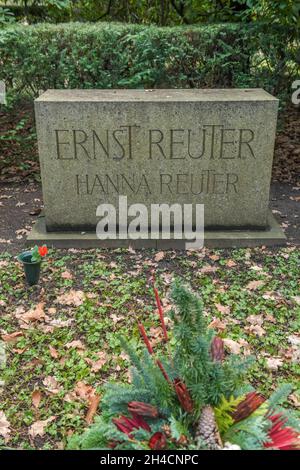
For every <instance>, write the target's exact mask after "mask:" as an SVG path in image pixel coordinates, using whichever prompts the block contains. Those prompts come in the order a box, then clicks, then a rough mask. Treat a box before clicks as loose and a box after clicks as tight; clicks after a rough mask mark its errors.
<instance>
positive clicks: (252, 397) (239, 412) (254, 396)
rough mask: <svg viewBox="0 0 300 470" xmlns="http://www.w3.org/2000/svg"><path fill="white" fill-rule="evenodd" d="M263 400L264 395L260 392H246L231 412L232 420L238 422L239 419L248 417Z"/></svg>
mask: <svg viewBox="0 0 300 470" xmlns="http://www.w3.org/2000/svg"><path fill="white" fill-rule="evenodd" d="M265 401H266V399H265V397H264V396H263V395H261V394H260V393H257V392H250V393H248V394H247V395H246V396H245V398H244V400H242V401H241V402H240V403H239V404H238V406H237V407H236V409H235V411H234V412H233V413H232V417H233V419H234V422H235V423H238V422H239V421H242V419H245V418H248V416H250V415H251V414H252V413H253V412H254V411H255V410H257V408H259V407H260V405H262V404H263V403H264V402H265Z"/></svg>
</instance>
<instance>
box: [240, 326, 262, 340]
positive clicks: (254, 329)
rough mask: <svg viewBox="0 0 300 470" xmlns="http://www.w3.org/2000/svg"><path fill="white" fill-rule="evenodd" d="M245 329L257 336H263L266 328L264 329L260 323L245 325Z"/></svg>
mask: <svg viewBox="0 0 300 470" xmlns="http://www.w3.org/2000/svg"><path fill="white" fill-rule="evenodd" d="M245 330H246V331H249V333H253V334H255V335H256V336H259V337H261V336H264V335H265V334H266V330H264V328H262V327H261V326H260V325H251V326H248V327H246V328H245Z"/></svg>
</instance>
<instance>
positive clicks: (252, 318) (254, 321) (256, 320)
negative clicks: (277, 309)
mask: <svg viewBox="0 0 300 470" xmlns="http://www.w3.org/2000/svg"><path fill="white" fill-rule="evenodd" d="M246 320H247V322H249V323H251V325H259V326H261V325H262V324H263V322H264V319H263V317H262V315H249V317H247V318H246Z"/></svg>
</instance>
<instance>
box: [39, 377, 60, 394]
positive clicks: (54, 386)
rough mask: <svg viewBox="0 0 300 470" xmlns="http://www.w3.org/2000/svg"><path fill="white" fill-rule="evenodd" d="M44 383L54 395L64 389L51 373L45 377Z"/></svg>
mask: <svg viewBox="0 0 300 470" xmlns="http://www.w3.org/2000/svg"><path fill="white" fill-rule="evenodd" d="M43 385H44V386H45V388H46V390H47V391H48V392H50V393H52V394H53V395H56V394H57V393H59V392H60V391H61V390H62V387H61V385H59V384H58V382H57V380H56V378H55V377H53V376H51V375H48V376H47V377H45V378H44V380H43Z"/></svg>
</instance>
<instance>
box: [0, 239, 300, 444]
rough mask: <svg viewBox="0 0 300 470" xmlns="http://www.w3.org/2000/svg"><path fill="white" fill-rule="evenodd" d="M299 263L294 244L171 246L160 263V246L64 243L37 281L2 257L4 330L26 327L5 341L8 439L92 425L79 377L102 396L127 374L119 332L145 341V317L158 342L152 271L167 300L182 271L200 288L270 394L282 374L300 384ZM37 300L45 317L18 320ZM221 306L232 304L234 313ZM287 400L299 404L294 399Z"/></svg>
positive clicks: (49, 436) (0, 315)
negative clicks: (76, 296) (37, 429)
mask: <svg viewBox="0 0 300 470" xmlns="http://www.w3.org/2000/svg"><path fill="white" fill-rule="evenodd" d="M229 260H231V261H230V262H229V265H228V261H229ZM233 262H234V263H233ZM207 265H210V266H213V267H214V268H216V269H215V270H214V271H213V272H209V273H207V272H205V271H206V270H203V267H205V266H207ZM299 266H300V250H299V249H296V248H283V249H279V250H276V251H269V250H267V249H252V250H249V249H247V250H246V249H243V250H232V251H222V250H214V251H208V250H205V251H201V252H199V253H196V252H194V253H192V252H190V253H182V252H181V253H176V252H165V256H164V258H163V259H162V260H161V261H160V262H156V261H155V252H152V251H143V252H139V251H137V252H136V253H134V252H129V251H127V250H110V251H105V250H102V251H101V250H91V251H85V252H84V251H76V250H69V251H59V250H57V251H51V252H50V255H49V256H48V259H47V261H46V262H45V263H44V265H43V270H42V278H41V282H40V284H39V286H36V287H33V288H27V287H26V286H25V284H24V278H23V273H22V269H21V266H20V265H19V263H18V262H17V261H16V259H15V258H14V257H13V256H11V255H10V254H8V253H6V254H2V255H0V331H1V334H9V333H13V332H17V331H21V332H23V336H20V337H18V338H17V340H16V341H14V342H5V343H4V344H5V350H6V366H4V365H3V370H2V371H1V370H0V379H1V380H3V381H4V382H5V384H4V386H3V387H2V388H1V387H0V398H1V400H0V401H1V403H0V410H2V411H3V412H4V413H5V416H6V418H7V419H8V421H9V423H10V426H11V434H10V439H9V440H8V441H7V443H6V444H7V445H8V446H9V447H14V448H15V447H18V448H23V449H26V448H39V449H49V448H62V447H63V446H64V445H65V443H66V440H67V437H68V435H70V434H71V433H72V432H74V431H76V432H80V431H82V430H83V429H84V427H85V426H87V424H86V422H85V416H86V412H87V409H88V403H87V401H86V400H83V399H79V398H78V397H74V393H73V394H72V392H74V388H75V386H76V384H77V383H78V382H79V381H81V382H85V383H86V384H88V385H91V386H92V387H93V388H94V389H95V390H96V391H97V392H98V393H99V394H100V395H101V391H102V388H103V385H104V384H105V383H106V382H107V381H108V380H115V379H117V378H118V379H119V378H121V379H122V380H127V377H128V376H127V367H128V362H127V360H126V357H124V356H123V355H122V354H121V353H122V351H121V348H120V343H119V339H118V335H119V334H123V335H124V336H125V337H126V338H128V339H132V340H134V341H137V340H138V338H139V335H138V329H137V320H139V319H140V320H142V321H143V323H144V325H145V327H146V328H147V331H149V330H150V329H151V327H153V328H152V330H151V333H152V339H153V340H155V341H158V343H159V340H160V336H159V334H160V330H159V328H158V327H159V322H158V318H157V315H156V310H155V302H154V296H153V292H152V289H151V272H152V270H153V269H154V270H155V272H156V279H157V285H158V288H159V291H160V293H161V297H162V299H163V303H164V306H165V307H166V306H167V305H168V303H169V299H168V290H169V287H170V283H171V281H172V279H173V278H174V276H180V277H182V278H183V279H184V280H185V281H186V283H190V284H191V286H192V288H193V289H194V290H195V291H196V292H198V294H199V295H201V296H202V298H203V301H204V305H205V312H206V314H207V317H208V320H209V321H210V320H212V319H216V318H217V319H219V320H220V321H221V322H222V323H223V327H222V328H221V329H220V334H221V336H222V337H224V338H230V339H232V340H234V341H236V342H240V341H241V340H244V341H246V342H247V343H245V342H244V347H242V348H241V353H242V354H243V353H244V351H245V350H246V351H248V352H249V351H250V352H251V353H252V354H254V355H255V356H256V359H257V360H256V362H255V365H254V366H253V367H252V369H251V371H250V373H249V380H250V381H251V382H252V383H253V384H254V385H255V386H256V387H257V388H259V389H260V390H261V391H262V392H263V393H265V394H266V395H269V394H270V393H271V391H272V390H273V388H274V387H275V386H276V385H278V384H280V383H283V382H289V383H292V384H293V385H294V386H295V388H297V385H298V389H299V383H297V382H298V377H299V374H300V366H299V356H298V357H296V356H295V354H296V353H295V346H292V345H291V343H290V340H289V337H291V336H292V335H293V337H294V338H295V337H296V338H297V336H296V335H297V334H298V332H299V326H300V305H299V291H300V275H299ZM66 272H67V274H66ZM70 274H71V276H70ZM70 277H71V278H70ZM257 280H261V281H263V282H262V283H261V285H259V286H257V288H255V289H254V290H251V289H250V288H249V282H250V281H257ZM71 289H72V290H74V291H83V292H84V294H85V298H84V300H83V303H81V304H80V305H77V306H75V305H66V304H63V303H58V302H57V299H58V297H59V296H61V295H62V294H66V293H68V292H69V291H70V290H71ZM39 302H43V303H44V307H43V309H44V313H45V315H46V318H42V319H41V321H35V322H28V324H27V325H26V324H25V325H24V322H23V323H21V324H20V318H18V314H19V315H22V312H27V311H28V310H29V309H30V308H32V307H34V306H36V305H37V304H38V303H39ZM79 303H80V302H79ZM220 306H222V307H225V308H226V307H227V311H226V312H227V313H224V309H223V310H222V307H220ZM54 308H55V309H56V310H55V311H54V310H53V309H54ZM49 309H50V311H49ZM51 309H52V310H51ZM20 312H21V313H20ZM222 312H223V313H222ZM250 315H256V316H257V317H255V318H256V319H257V321H258V322H260V326H261V328H263V333H262V334H261V335H260V336H259V335H258V333H257V331H258V332H260V333H261V330H256V329H255V328H256V327H255V322H254V330H253V329H252V330H251V323H250V321H249V316H250ZM251 318H252V317H250V320H251ZM24 326H25V328H24ZM252 326H253V325H252ZM75 340H80V341H81V342H82V343H83V344H84V346H85V349H84V350H83V351H82V350H79V349H77V348H72V347H67V346H66V344H67V343H70V342H71V341H75ZM2 344H3V343H2ZM245 344H246V346H245ZM49 347H51V348H54V349H55V351H56V353H55V355H56V356H57V357H53V349H52V354H51V350H50V349H49ZM156 347H159V344H158V346H156ZM99 352H105V353H106V354H105V357H106V362H105V363H104V364H103V366H102V368H101V369H100V370H98V371H97V372H95V371H94V372H93V371H92V363H93V362H94V361H96V360H97V359H98V358H99V357H98V356H97V353H99ZM274 358H276V359H281V360H282V364H281V365H280V366H279V367H278V369H277V370H275V369H274V370H273V369H270V365H268V361H270V360H271V362H272V360H273V359H274ZM49 376H50V377H55V379H56V381H57V383H58V387H57V388H58V390H56V391H55V393H52V392H50V391H49V390H47V386H45V384H44V383H43V381H44V379H45V378H46V377H49ZM34 390H39V391H40V392H41V403H40V406H39V407H38V408H35V407H34V406H33V404H32V392H33V391H34ZM70 397H71V398H70ZM66 398H67V399H66ZM289 406H295V397H294V400H290V402H289ZM100 410H101V401H100V407H99V411H100ZM51 416H54V417H55V419H54V420H53V421H51V422H50V423H49V425H48V426H47V427H46V428H45V433H44V435H42V436H37V437H35V438H32V437H30V436H29V434H28V431H29V428H30V426H31V425H32V424H33V423H35V422H36V421H39V420H45V419H48V418H49V417H51Z"/></svg>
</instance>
